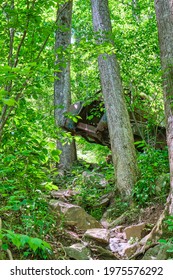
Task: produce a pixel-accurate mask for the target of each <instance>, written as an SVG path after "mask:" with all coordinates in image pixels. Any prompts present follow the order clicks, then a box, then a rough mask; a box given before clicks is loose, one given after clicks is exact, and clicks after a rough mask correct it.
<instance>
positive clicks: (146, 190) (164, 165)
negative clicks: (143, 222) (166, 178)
mask: <svg viewBox="0 0 173 280" xmlns="http://www.w3.org/2000/svg"><path fill="white" fill-rule="evenodd" d="M138 165H139V168H140V179H139V180H138V182H137V183H136V185H135V187H134V189H133V199H134V201H136V202H137V203H138V204H139V205H142V206H144V205H146V204H147V203H148V202H151V201H152V200H153V199H154V198H156V179H157V177H158V176H159V175H160V174H163V173H168V172H169V163H168V152H167V149H165V150H155V149H152V148H148V149H147V150H146V151H144V153H141V154H139V156H138ZM163 187H164V186H163ZM167 192H168V190H167V189H165V188H163V189H162V190H161V193H160V197H165V195H166V194H167Z"/></svg>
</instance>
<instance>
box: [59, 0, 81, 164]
mask: <svg viewBox="0 0 173 280" xmlns="http://www.w3.org/2000/svg"><path fill="white" fill-rule="evenodd" d="M72 4H73V1H68V2H66V3H65V4H62V5H59V7H58V12H57V26H58V28H57V30H56V35H55V52H56V61H55V64H56V67H57V71H56V72H55V82H54V105H55V111H54V113H55V121H56V124H57V126H59V127H61V126H63V123H64V113H65V112H67V111H68V108H69V106H70V104H71V92H70V56H69V53H68V51H67V48H68V46H69V45H70V41H71V18H72ZM57 149H59V150H61V151H62V153H61V155H60V166H61V168H63V169H69V168H70V167H71V165H72V163H73V162H74V160H76V148H75V143H74V141H72V142H71V143H67V144H65V145H64V144H63V143H62V142H61V141H57Z"/></svg>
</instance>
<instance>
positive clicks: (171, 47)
mask: <svg viewBox="0 0 173 280" xmlns="http://www.w3.org/2000/svg"><path fill="white" fill-rule="evenodd" d="M155 10H156V17H157V24H158V34H159V44H160V57H161V65H162V73H163V74H162V76H163V94H164V105H165V116H166V129H167V144H168V151H169V164H170V195H169V198H168V199H170V207H169V212H170V214H171V215H173V0H155Z"/></svg>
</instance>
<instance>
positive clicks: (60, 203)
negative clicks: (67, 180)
mask: <svg viewBox="0 0 173 280" xmlns="http://www.w3.org/2000/svg"><path fill="white" fill-rule="evenodd" d="M75 194H76V193H75V191H72V190H58V191H52V192H51V198H52V199H51V200H50V202H49V204H50V207H51V209H52V211H53V212H54V215H55V217H56V216H57V217H61V219H62V220H63V227H64V236H62V244H63V247H64V250H65V253H66V256H67V258H68V259H76V260H89V259H100V260H103V259H106V260H123V259H166V258H167V257H168V253H167V249H168V248H167V247H164V248H163V246H162V245H161V244H159V243H158V242H156V241H154V240H153V241H151V240H150V239H149V237H150V232H151V231H152V228H153V227H154V223H155V222H156V221H157V219H158V218H159V215H160V213H161V211H162V210H163V209H161V208H162V207H161V208H160V209H159V206H158V208H157V206H155V207H152V208H146V209H145V210H144V211H140V215H139V213H138V215H137V216H138V219H136V218H135V219H134V222H132V224H130V225H129V224H128V223H127V221H126V220H128V216H129V215H130V212H129V213H128V215H127V216H126V215H124V214H123V215H122V216H121V217H120V218H118V219H116V220H115V221H111V222H110V221H109V219H108V218H107V217H106V215H103V218H102V219H101V220H100V221H97V220H96V219H95V218H94V217H92V216H91V215H89V214H88V213H87V212H86V211H85V210H84V209H83V208H81V207H80V206H79V205H75V204H72V203H71V198H72V197H73V196H74V195H75ZM156 213H157V215H156ZM129 220H130V219H129ZM131 220H132V219H131ZM121 223H122V224H121ZM147 238H148V239H147ZM147 240H150V242H148V245H146V244H147ZM144 244H145V246H144Z"/></svg>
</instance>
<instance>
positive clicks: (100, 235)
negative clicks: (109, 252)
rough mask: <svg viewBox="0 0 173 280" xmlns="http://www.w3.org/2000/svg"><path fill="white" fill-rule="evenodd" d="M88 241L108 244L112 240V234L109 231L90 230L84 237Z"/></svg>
mask: <svg viewBox="0 0 173 280" xmlns="http://www.w3.org/2000/svg"><path fill="white" fill-rule="evenodd" d="M83 238H84V239H86V240H93V241H96V242H99V243H102V244H108V243H109V238H110V232H109V230H107V229H100V228H92V229H88V230H87V231H86V232H85V234H84V236H83Z"/></svg>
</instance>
